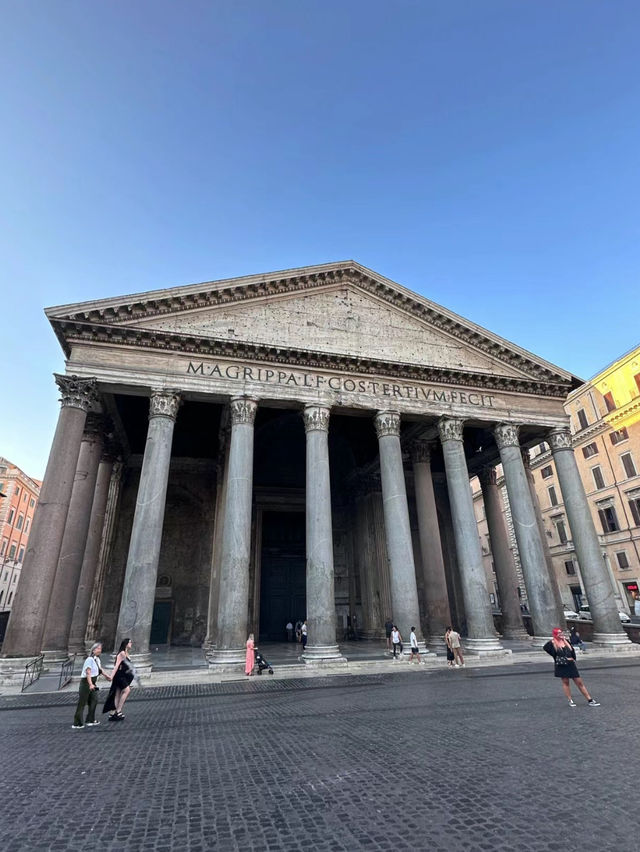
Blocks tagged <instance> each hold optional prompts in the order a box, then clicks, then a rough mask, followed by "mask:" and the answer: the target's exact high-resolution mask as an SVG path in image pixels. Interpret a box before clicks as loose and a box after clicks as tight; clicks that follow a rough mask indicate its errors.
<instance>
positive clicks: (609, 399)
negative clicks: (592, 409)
mask: <svg viewBox="0 0 640 852" xmlns="http://www.w3.org/2000/svg"><path fill="white" fill-rule="evenodd" d="M604 404H605V405H606V406H607V411H615V410H616V404H615V401H614V399H613V394H612V393H611V391H609V392H608V393H605V394H604Z"/></svg>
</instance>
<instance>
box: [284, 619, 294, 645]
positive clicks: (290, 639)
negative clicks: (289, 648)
mask: <svg viewBox="0 0 640 852" xmlns="http://www.w3.org/2000/svg"><path fill="white" fill-rule="evenodd" d="M285 630H286V631H287V642H293V624H292V623H291V621H287V626H286V627H285Z"/></svg>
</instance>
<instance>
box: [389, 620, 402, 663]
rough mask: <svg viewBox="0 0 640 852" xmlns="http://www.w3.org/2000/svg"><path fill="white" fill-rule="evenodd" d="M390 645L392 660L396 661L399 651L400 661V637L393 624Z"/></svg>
mask: <svg viewBox="0 0 640 852" xmlns="http://www.w3.org/2000/svg"><path fill="white" fill-rule="evenodd" d="M391 644H392V645H393V659H394V660H395V659H396V654H397V653H398V651H400V659H402V636H401V634H400V631H399V630H398V628H397V627H396V625H395V624H394V625H393V630H392V631H391Z"/></svg>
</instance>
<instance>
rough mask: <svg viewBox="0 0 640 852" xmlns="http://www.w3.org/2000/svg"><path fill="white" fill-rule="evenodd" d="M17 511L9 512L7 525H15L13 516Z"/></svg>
mask: <svg viewBox="0 0 640 852" xmlns="http://www.w3.org/2000/svg"><path fill="white" fill-rule="evenodd" d="M15 513H16V512H15V509H11V511H10V512H9V517H8V518H7V523H8V524H9V525H11V524H12V523H13V516H14V515H15Z"/></svg>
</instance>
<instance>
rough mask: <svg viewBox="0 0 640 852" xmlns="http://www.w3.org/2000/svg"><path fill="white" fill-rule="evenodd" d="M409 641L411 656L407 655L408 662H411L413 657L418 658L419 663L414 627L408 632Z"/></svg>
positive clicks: (418, 650)
mask: <svg viewBox="0 0 640 852" xmlns="http://www.w3.org/2000/svg"><path fill="white" fill-rule="evenodd" d="M409 642H410V643H411V656H410V657H409V662H410V663H412V662H413V658H414V657H417V658H418V663H421V662H422V660H421V659H420V649H419V648H418V637H417V636H416V629H415V627H412V628H411V633H410V634H409Z"/></svg>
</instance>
